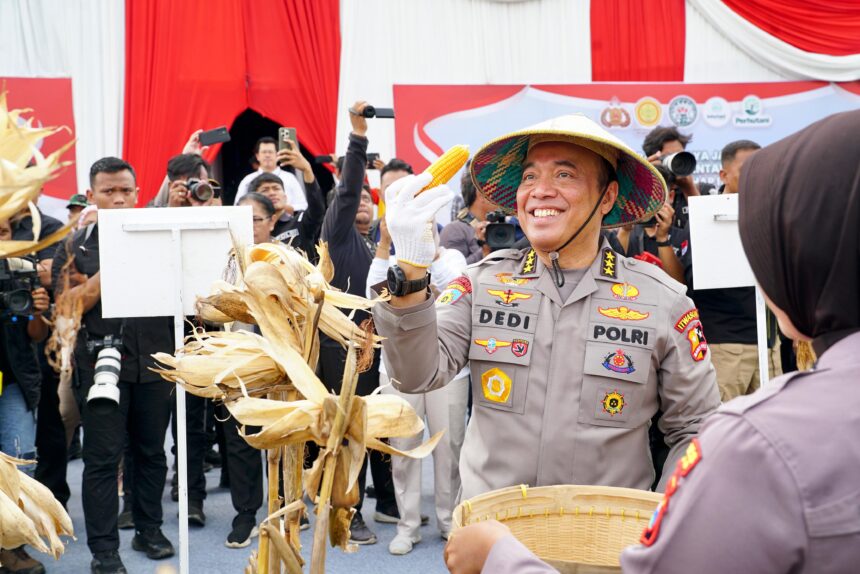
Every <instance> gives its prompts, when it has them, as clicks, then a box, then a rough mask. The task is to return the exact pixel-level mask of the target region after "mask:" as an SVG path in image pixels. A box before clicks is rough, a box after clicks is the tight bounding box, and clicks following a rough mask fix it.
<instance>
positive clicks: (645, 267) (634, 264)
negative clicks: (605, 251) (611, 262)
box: [618, 257, 687, 295]
mask: <svg viewBox="0 0 860 574" xmlns="http://www.w3.org/2000/svg"><path fill="white" fill-rule="evenodd" d="M618 259H620V260H621V261H622V262H623V263H624V267H626V268H627V270H628V272H632V273H638V274H641V275H647V276H648V277H651V278H652V279H654V280H656V281H657V282H658V283H660V284H662V285H664V286H666V287H667V288H669V289H671V290H672V291H674V292H675V293H679V294H681V295H683V294H685V293H686V292H687V286H686V285H684V284H683V283H678V282H677V281H675V280H674V279H672V278H671V277H669V274H668V273H666V272H665V271H663V270H662V269H660V268H659V267H657V266H656V265H651V264H650V263H644V262H642V261H637V260H636V259H633V258H630V257H619V258H618Z"/></svg>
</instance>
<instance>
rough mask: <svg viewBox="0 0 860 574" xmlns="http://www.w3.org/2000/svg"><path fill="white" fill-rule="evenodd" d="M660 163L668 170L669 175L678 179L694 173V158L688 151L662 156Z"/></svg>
mask: <svg viewBox="0 0 860 574" xmlns="http://www.w3.org/2000/svg"><path fill="white" fill-rule="evenodd" d="M660 163H661V164H663V166H664V167H665V168H666V169H667V170H669V173H671V174H674V175H677V176H678V177H686V176H688V175H691V174H692V173H693V172H694V171H696V156H694V155H693V154H691V153H690V152H688V151H679V152H676V153H671V154H669V155H664V156H663V157H661V158H660Z"/></svg>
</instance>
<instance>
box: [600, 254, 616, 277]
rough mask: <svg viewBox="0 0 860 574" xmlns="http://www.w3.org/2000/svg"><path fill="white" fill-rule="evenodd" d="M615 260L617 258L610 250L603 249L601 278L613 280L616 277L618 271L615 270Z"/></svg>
mask: <svg viewBox="0 0 860 574" xmlns="http://www.w3.org/2000/svg"><path fill="white" fill-rule="evenodd" d="M617 258H618V256H617V255H615V252H614V251H612V250H611V249H610V248H608V247H604V248H603V260H602V261H601V263H600V274H601V275H602V276H603V277H610V278H612V279H615V278H616V277H617V276H618V270H617V269H616V268H615V263H616V259H617Z"/></svg>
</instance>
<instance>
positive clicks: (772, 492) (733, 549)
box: [621, 413, 806, 574]
mask: <svg viewBox="0 0 860 574" xmlns="http://www.w3.org/2000/svg"><path fill="white" fill-rule="evenodd" d="M692 444H693V447H695V448H693V447H691V449H690V451H689V452H688V454H687V455H686V456H685V457H684V460H683V461H682V464H681V466H680V467H677V468H676V470H675V473H674V475H673V476H674V477H675V478H674V479H670V481H669V483H670V484H669V487H668V489H667V492H666V494H665V495H664V499H663V502H662V503H661V506H660V507H658V511H657V512H655V515H654V517H653V518H652V520H651V524H650V525H649V528H648V529H647V530H646V531H645V533H644V534H643V536H642V543H641V544H640V545H637V546H631V547H628V548H626V549H625V550H624V552H623V553H622V554H621V566H622V570H623V572H624V573H625V574H645V573H650V572H655V573H656V572H659V573H661V574H672V573H676V572H677V573H689V572H696V573H697V574H711V573H713V574H717V573H720V574H723V573H725V572H744V573H745V574H758V573H761V574H765V573H772V572H796V571H798V567H799V565H800V564H801V563H802V560H803V557H804V555H805V553H806V534H805V522H804V514H803V507H802V502H801V493H800V491H799V489H798V488H797V486H796V483H795V482H794V480H793V478H792V477H793V474H792V472H791V469H790V468H789V466H788V464H787V461H785V460H783V458H782V457H781V456H780V455H779V454H778V453H777V452H776V451H775V450H774V449H773V448H772V447H771V446H770V443H769V442H768V440H767V439H766V438H765V437H764V436H762V434H760V433H759V432H758V431H757V429H756V428H755V427H754V425H753V424H752V423H750V422H749V421H748V420H747V419H745V418H743V417H739V416H735V415H727V414H723V413H719V414H716V415H714V416H713V417H712V418H711V419H709V420H708V423H707V424H706V425H705V429H704V430H703V432H702V434H701V436H700V437H699V438H698V439H696V441H695V442H694V443H692ZM696 453H698V454H696ZM682 469H684V470H682ZM667 472H668V467H667ZM672 480H675V481H676V482H675V484H674V485H673V484H672Z"/></svg>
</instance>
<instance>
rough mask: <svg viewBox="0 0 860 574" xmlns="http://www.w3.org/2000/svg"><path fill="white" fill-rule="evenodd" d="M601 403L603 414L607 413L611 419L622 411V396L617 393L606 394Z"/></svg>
mask: <svg viewBox="0 0 860 574" xmlns="http://www.w3.org/2000/svg"><path fill="white" fill-rule="evenodd" d="M601 402H602V403H603V412H605V413H608V414H609V415H611V416H613V417H614V416H615V415H617V414H621V411H622V410H624V395H622V394H621V393H619V392H618V391H612V392H611V393H606V396H604V397H603V401H601Z"/></svg>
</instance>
